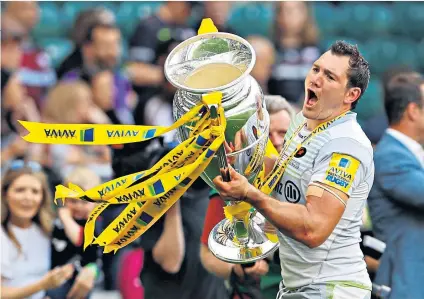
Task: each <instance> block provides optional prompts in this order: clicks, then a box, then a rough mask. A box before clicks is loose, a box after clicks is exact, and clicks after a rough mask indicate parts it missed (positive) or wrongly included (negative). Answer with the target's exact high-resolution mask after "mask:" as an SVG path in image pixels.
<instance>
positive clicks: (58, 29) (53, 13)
mask: <svg viewBox="0 0 424 299" xmlns="http://www.w3.org/2000/svg"><path fill="white" fill-rule="evenodd" d="M65 34H66V31H65V27H64V24H63V23H62V19H61V14H60V11H59V9H58V6H57V5H56V4H55V3H54V2H40V21H39V22H38V24H37V26H36V27H35V28H34V30H33V32H32V35H33V36H34V38H35V39H38V38H45V37H60V36H64V35H65Z"/></svg>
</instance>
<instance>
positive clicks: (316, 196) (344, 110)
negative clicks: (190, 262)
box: [214, 41, 374, 299]
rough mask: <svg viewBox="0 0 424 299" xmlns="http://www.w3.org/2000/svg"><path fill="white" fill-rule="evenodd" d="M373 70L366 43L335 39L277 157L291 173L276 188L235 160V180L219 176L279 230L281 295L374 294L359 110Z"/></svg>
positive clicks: (367, 164) (278, 166)
mask: <svg viewBox="0 0 424 299" xmlns="http://www.w3.org/2000/svg"><path fill="white" fill-rule="evenodd" d="M369 78H370V71H369V66H368V63H367V61H366V60H365V59H364V58H363V57H362V55H361V54H360V53H359V50H358V48H357V47H356V46H353V45H350V44H348V43H346V42H344V41H338V42H336V43H334V44H333V45H332V46H331V47H330V49H329V50H328V51H327V52H325V53H324V54H323V55H322V56H321V57H320V58H319V59H318V60H317V61H315V63H314V64H313V66H312V68H311V69H310V71H309V73H308V74H307V77H306V79H305V100H304V104H303V108H302V111H301V112H300V113H299V114H298V115H297V116H296V117H295V118H294V119H292V121H291V124H290V127H289V130H288V132H287V134H286V136H285V140H284V146H283V149H282V150H281V152H280V156H279V158H278V159H277V160H276V162H275V164H274V169H273V173H278V171H281V172H283V174H282V176H281V177H280V179H279V181H278V183H276V184H274V185H275V186H274V187H273V190H272V193H271V196H268V195H266V194H264V193H263V192H261V191H260V190H258V189H257V188H255V187H254V186H253V185H251V184H249V182H248V181H247V179H246V178H245V177H244V176H242V175H240V174H238V173H237V172H236V171H235V170H234V169H233V168H232V167H230V169H229V171H230V175H231V181H230V182H224V181H223V180H222V177H221V176H218V177H216V178H215V179H214V184H215V186H216V188H217V190H218V191H219V193H220V194H221V196H222V197H223V199H225V200H242V201H246V202H248V203H250V204H252V205H253V206H254V207H255V208H256V209H257V210H258V211H259V212H260V213H261V214H262V215H264V216H265V217H266V219H267V220H268V221H269V222H270V223H271V224H273V225H274V226H275V227H276V229H277V230H278V236H279V242H280V248H279V249H280V252H279V255H280V260H281V275H282V277H283V280H282V282H281V283H280V290H279V293H278V294H277V298H278V299H288V298H290V299H292V298H296V299H297V298H310V299H321V298H333V299H337V298H349V299H356V298H358V299H359V298H360V299H363V298H370V297H371V281H370V278H369V275H368V272H367V269H366V264H365V262H364V257H363V254H362V251H361V250H360V247H359V242H360V226H361V221H362V220H361V217H362V211H363V209H364V205H365V201H366V199H367V197H368V193H369V191H370V188H371V186H372V184H373V179H374V164H373V149H372V146H371V142H370V141H369V140H368V138H367V137H366V135H365V133H364V132H363V131H362V129H361V127H360V125H359V124H358V122H357V120H356V113H354V112H353V111H352V110H353V109H354V108H355V106H356V104H357V103H358V101H359V99H360V98H361V96H362V95H363V94H364V92H365V90H366V88H367V86H368V82H369ZM272 183H273V182H272V181H270V182H269V183H268V184H267V185H272ZM265 187H266V186H265Z"/></svg>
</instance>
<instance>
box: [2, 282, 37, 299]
mask: <svg viewBox="0 0 424 299" xmlns="http://www.w3.org/2000/svg"><path fill="white" fill-rule="evenodd" d="M43 290H44V285H43V281H42V280H39V281H37V282H35V283H32V284H30V285H27V286H24V287H9V286H4V285H2V286H1V298H2V299H20V298H27V297H29V296H31V295H33V294H36V293H38V292H40V291H43Z"/></svg>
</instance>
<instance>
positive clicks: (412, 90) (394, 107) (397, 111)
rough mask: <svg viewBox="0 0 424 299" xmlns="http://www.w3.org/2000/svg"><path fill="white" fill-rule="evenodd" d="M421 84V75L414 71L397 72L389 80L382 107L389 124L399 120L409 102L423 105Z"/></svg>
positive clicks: (423, 80)
mask: <svg viewBox="0 0 424 299" xmlns="http://www.w3.org/2000/svg"><path fill="white" fill-rule="evenodd" d="M423 84H424V79H423V77H421V76H420V75H419V74H418V73H415V72H411V73H404V74H399V75H398V76H395V77H393V78H392V79H391V80H390V82H389V83H388V85H387V90H386V92H385V94H384V108H385V110H386V114H387V118H388V121H389V124H390V125H393V124H398V123H399V122H400V121H401V119H402V116H403V114H404V113H405V110H406V108H407V107H408V105H409V104H410V103H415V104H417V105H418V106H419V107H423V105H424V104H423V98H422V97H423V95H422V92H421V85H423Z"/></svg>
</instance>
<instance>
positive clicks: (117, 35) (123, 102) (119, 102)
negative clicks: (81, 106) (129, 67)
mask: <svg viewBox="0 0 424 299" xmlns="http://www.w3.org/2000/svg"><path fill="white" fill-rule="evenodd" d="M80 51H81V53H82V56H83V63H82V64H80V65H79V66H78V67H76V68H74V69H72V70H71V71H69V72H67V73H65V74H64V75H63V77H62V81H71V80H77V79H81V80H83V81H85V82H87V83H88V84H89V85H90V87H91V90H92V93H93V101H94V103H95V104H96V105H97V106H98V107H100V108H101V109H102V110H103V111H104V112H105V113H106V114H107V115H108V117H109V118H110V120H111V121H112V122H113V123H115V124H132V123H133V122H134V120H133V117H132V113H131V105H132V94H131V85H130V83H129V82H128V80H127V79H126V78H125V77H124V76H123V75H122V74H120V73H119V72H118V71H117V70H116V68H117V67H118V64H119V60H120V58H121V32H120V31H119V29H118V28H117V27H115V26H114V25H111V24H105V23H97V24H94V25H93V26H91V27H90V28H88V30H87V33H86V35H85V39H84V42H83V45H82V47H81V49H80Z"/></svg>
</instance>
